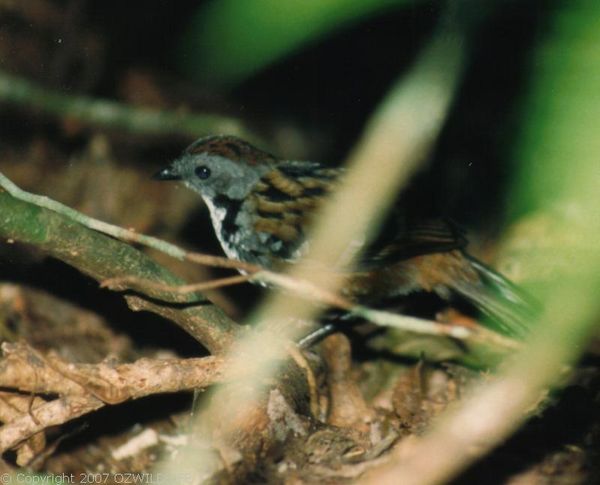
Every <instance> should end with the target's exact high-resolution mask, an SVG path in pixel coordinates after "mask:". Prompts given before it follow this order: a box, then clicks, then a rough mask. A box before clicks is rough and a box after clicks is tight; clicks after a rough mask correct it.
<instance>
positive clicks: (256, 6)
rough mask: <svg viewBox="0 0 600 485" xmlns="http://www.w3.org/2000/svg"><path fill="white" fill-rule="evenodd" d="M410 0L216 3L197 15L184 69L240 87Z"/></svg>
mask: <svg viewBox="0 0 600 485" xmlns="http://www.w3.org/2000/svg"><path fill="white" fill-rule="evenodd" d="M414 3H415V2H414V0H413V1H410V2H409V1H408V0H212V1H211V2H209V3H207V4H206V5H204V6H202V7H201V8H200V9H199V10H198V11H197V12H196V14H195V16H194V17H193V19H192V21H191V25H190V27H189V29H188V31H187V32H186V34H185V36H184V39H183V44H182V47H181V50H182V53H181V65H182V67H183V68H184V69H185V70H186V71H187V72H189V73H190V74H192V75H194V76H195V77H196V78H198V79H201V80H203V81H209V82H219V83H222V84H235V83H237V82H239V81H242V80H243V79H245V78H247V77H248V76H250V75H251V74H253V73H254V72H256V71H258V70H260V69H261V68H263V67H265V66H266V65H268V64H270V63H272V62H274V61H276V60H277V59H280V58H282V57H284V56H285V55H286V54H288V53H289V52H291V51H293V50H295V49H298V48H299V47H301V46H302V45H304V44H306V43H307V42H310V41H314V40H315V39H317V38H319V37H321V36H323V35H325V34H327V33H328V32H330V31H332V30H334V29H337V28H340V27H342V26H345V25H348V24H349V23H351V22H353V21H356V20H359V19H361V18H364V17H366V16H368V15H374V14H376V13H380V12H382V11H384V10H386V9H390V8H393V7H397V6H401V5H404V4H409V5H412V4H414Z"/></svg>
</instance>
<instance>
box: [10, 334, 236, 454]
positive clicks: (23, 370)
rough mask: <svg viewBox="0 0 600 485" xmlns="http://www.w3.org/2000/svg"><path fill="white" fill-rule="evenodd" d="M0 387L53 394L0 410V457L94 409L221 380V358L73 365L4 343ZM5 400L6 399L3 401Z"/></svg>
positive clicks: (16, 345)
mask: <svg viewBox="0 0 600 485" xmlns="http://www.w3.org/2000/svg"><path fill="white" fill-rule="evenodd" d="M2 349H3V351H4V358H3V359H2V361H0V387H2V388H3V389H5V390H14V391H18V392H31V393H35V394H44V395H52V394H58V395H59V396H61V397H60V398H58V399H56V400H54V401H51V402H49V403H45V402H44V401H42V400H41V399H40V398H38V397H36V398H35V400H34V401H33V405H32V406H31V409H29V406H28V401H29V396H23V395H19V396H18V397H19V398H20V399H21V401H22V406H21V407H20V408H18V409H17V408H14V411H11V412H10V413H9V414H7V413H8V412H9V411H10V408H7V407H6V405H5V406H4V407H2V406H0V411H1V410H2V409H5V412H3V413H1V414H2V417H3V418H6V419H3V420H4V421H5V423H6V424H5V425H4V426H2V427H1V428H0V452H3V451H5V450H6V449H8V448H10V447H12V446H14V445H15V444H17V443H19V442H20V441H22V440H24V439H27V438H29V437H30V436H31V435H32V434H34V433H38V432H40V431H42V430H44V429H45V428H47V427H48V426H52V425H57V424H62V423H65V422H67V421H70V420H72V419H74V418H76V417H78V416H81V415H83V414H86V413H88V412H91V411H93V410H96V409H99V408H100V407H102V406H104V405H105V404H107V403H108V404H117V403H120V402H123V401H127V400H129V399H138V398H140V397H144V396H148V395H151V394H158V393H168V392H180V391H190V390H194V389H198V388H204V387H207V386H209V385H211V384H214V383H216V382H220V381H222V379H223V376H224V371H225V369H224V368H225V363H224V360H223V358H221V357H214V356H210V357H203V358H192V359H160V360H158V359H140V360H138V361H136V362H133V363H131V364H120V365H113V364H110V363H107V362H102V363H100V364H74V363H71V362H67V361H65V360H64V359H62V358H60V357H59V356H57V355H55V354H48V355H42V354H40V353H39V352H37V351H35V350H34V349H32V348H31V347H29V346H28V345H26V344H4V345H3V346H2ZM5 401H6V399H5Z"/></svg>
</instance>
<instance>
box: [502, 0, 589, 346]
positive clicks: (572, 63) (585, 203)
mask: <svg viewBox="0 0 600 485" xmlns="http://www.w3.org/2000/svg"><path fill="white" fill-rule="evenodd" d="M599 43H600V4H599V3H597V2H588V1H578V2H571V3H569V4H568V6H566V4H564V6H563V7H562V8H559V9H556V11H555V12H554V14H553V15H551V16H549V17H548V19H547V25H545V32H544V35H543V36H542V37H541V38H540V40H539V44H538V46H537V48H536V49H534V50H533V52H532V62H531V71H530V82H529V89H528V92H527V94H526V96H525V97H524V100H523V106H522V118H521V136H520V138H519V139H517V143H516V145H515V151H514V156H515V158H516V159H517V160H518V162H519V165H518V167H519V168H518V171H517V174H516V179H515V184H514V186H513V188H512V190H513V194H512V197H511V198H510V199H509V200H510V201H511V203H512V207H511V208H510V212H512V215H513V217H516V216H522V215H523V214H524V213H527V214H528V217H527V218H525V219H522V222H521V224H520V226H521V227H520V228H518V231H517V233H520V234H521V236H520V237H521V238H523V235H524V237H525V238H524V239H522V243H521V244H520V245H519V244H517V245H516V246H515V245H514V244H513V247H512V252H513V256H514V255H515V254H517V259H518V260H520V261H521V264H523V265H525V266H526V267H527V266H531V267H530V268H529V270H526V272H529V273H530V276H534V277H535V275H534V273H535V272H538V275H539V274H540V273H543V272H544V270H545V271H546V272H547V270H548V269H549V268H550V269H551V271H550V273H552V270H555V271H554V274H546V276H547V277H548V276H549V278H547V279H546V281H547V282H551V283H550V285H549V286H548V287H547V288H546V290H547V291H548V292H549V293H548V295H551V298H550V297H548V298H547V300H546V303H547V305H548V306H549V307H552V308H555V307H556V300H558V301H562V303H563V305H562V307H561V308H560V309H559V310H558V311H560V312H561V316H562V318H557V320H559V321H561V322H567V323H568V322H573V319H574V317H573V315H571V314H569V313H568V310H567V309H566V308H567V307H569V308H571V309H572V301H573V298H570V297H569V294H570V293H574V294H577V295H578V299H579V300H580V299H581V297H582V296H583V295H586V294H588V295H589V294H590V290H594V291H597V288H590V285H597V283H598V278H597V277H596V275H597V274H598V273H599V271H598V269H599V267H600V252H599V249H598V240H599V239H600V190H599V189H600V163H599V162H598V154H599V153H600V138H599V137H598V134H597V124H596V123H597V120H598V119H600V92H599V91H598V80H599V79H600V52H599V51H598V48H597V47H598V45H599ZM518 239H519V237H517V242H518ZM515 248H516V251H515ZM536 268H537V269H536ZM556 270H557V271H556ZM594 300H595V298H591V299H590V300H588V301H585V302H584V303H585V304H584V303H582V304H581V306H582V308H583V307H585V308H588V307H589V311H590V312H591V311H594V310H597V302H596V301H594ZM567 302H568V303H567ZM578 310H579V312H581V311H582V309H581V308H580V309H578ZM558 311H557V312H558ZM565 312H566V313H565ZM576 313H577V312H575V314H576ZM588 317H589V315H588ZM588 329H589V327H588V326H575V325H573V327H572V334H573V338H574V339H575V338H576V337H577V336H581V334H580V333H579V331H580V330H582V331H584V332H587V331H588ZM573 343H576V340H573V341H570V340H567V341H565V342H564V344H566V345H571V344H573Z"/></svg>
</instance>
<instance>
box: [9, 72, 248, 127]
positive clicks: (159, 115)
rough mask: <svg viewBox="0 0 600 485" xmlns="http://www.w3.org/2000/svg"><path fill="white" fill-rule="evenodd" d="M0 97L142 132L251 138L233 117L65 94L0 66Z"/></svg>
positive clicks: (55, 113)
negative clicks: (13, 73) (13, 74)
mask: <svg viewBox="0 0 600 485" xmlns="http://www.w3.org/2000/svg"><path fill="white" fill-rule="evenodd" d="M0 101H4V102H6V103H11V104H15V105H20V106H27V107H30V108H33V109H37V110H41V111H44V112H46V113H49V114H51V115H55V116H60V117H66V118H70V119H74V120H78V121H80V122H82V123H87V124H91V125H96V126H102V127H107V128H110V129H118V130H126V131H128V132H131V133H141V134H163V135H171V134H180V135H189V136H190V137H197V136H200V135H206V134H210V133H228V134H232V135H240V136H244V137H247V138H253V137H252V135H251V134H250V133H249V130H247V129H246V128H245V127H244V126H243V124H242V123H241V122H240V121H239V120H236V119H234V118H230V117H226V116H221V115H214V114H195V115H190V114H184V113H177V112H174V111H164V110H163V111H161V110H156V109H150V108H137V107H136V108H133V107H131V106H127V105H125V104H122V103H118V102H114V101H108V100H102V99H93V98H90V97H87V96H78V95H70V94H64V93H61V92H58V91H53V90H50V89H46V88H44V87H42V86H38V85H36V84H35V83H32V82H31V81H28V80H27V79H23V78H20V77H17V76H12V75H10V74H8V73H6V72H4V71H2V70H0Z"/></svg>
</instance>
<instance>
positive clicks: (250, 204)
mask: <svg viewBox="0 0 600 485" xmlns="http://www.w3.org/2000/svg"><path fill="white" fill-rule="evenodd" d="M342 174H343V170H341V169H333V168H329V167H327V166H325V165H322V164H319V163H316V162H309V161H290V160H280V159H278V158H277V157H275V156H273V155H271V154H270V153H268V152H265V151H263V150H260V149H258V148H256V147H254V146H252V145H251V144H249V143H247V142H245V141H243V140H240V139H239V138H236V137H232V136H211V137H207V138H203V139H200V140H198V141H196V142H195V143H193V144H192V145H190V146H189V147H188V148H187V149H186V150H185V151H184V153H183V154H182V156H181V157H180V158H178V159H177V160H175V161H174V162H173V163H172V164H171V165H170V166H169V167H167V168H165V169H163V170H162V171H160V172H159V173H158V174H157V175H156V178H158V179H161V180H181V181H183V183H184V184H185V185H186V186H187V187H188V188H190V189H192V190H194V191H195V192H197V193H199V194H200V195H201V196H202V198H203V199H204V201H205V203H206V205H207V207H208V209H209V211H210V215H211V220H212V224H213V226H214V229H215V232H216V234H217V237H218V238H219V241H220V243H221V246H222V247H223V250H224V251H225V253H226V254H227V256H228V257H230V258H233V259H238V260H241V261H245V262H249V263H254V264H258V265H261V266H263V267H267V268H276V267H279V266H280V263H281V262H283V261H290V260H294V259H296V258H298V257H299V256H301V255H302V254H303V253H304V252H305V249H306V248H307V244H308V241H306V233H307V228H308V226H309V224H310V222H311V219H312V215H313V214H314V212H315V209H317V208H318V207H319V205H320V204H321V203H322V201H323V199H324V198H325V197H326V196H327V194H328V193H329V192H330V191H331V189H332V188H333V187H335V185H336V183H337V181H338V180H339V178H340V176H341V175H342ZM389 234H391V237H390V235H389ZM389 234H388V236H387V237H386V238H382V239H380V240H378V241H376V242H375V243H374V244H372V245H371V247H369V248H367V250H366V251H365V252H364V255H363V259H362V261H361V262H360V265H359V267H358V268H357V270H356V271H355V272H354V273H353V274H352V275H351V276H350V277H349V279H348V282H347V284H346V286H345V287H344V289H343V292H344V294H345V295H346V296H347V297H349V298H354V299H356V300H359V301H367V302H373V301H377V300H380V299H385V298H389V297H396V296H399V295H405V294H407V293H410V292H412V291H416V290H425V291H433V292H436V293H437V294H439V295H440V296H442V297H444V298H448V297H449V296H450V295H451V294H452V293H458V294H460V295H462V296H464V297H465V298H467V299H468V300H470V301H471V302H472V303H473V304H475V305H476V306H478V307H479V308H480V309H481V310H482V311H484V312H486V313H488V314H490V315H491V316H493V317H497V320H498V321H499V323H500V324H501V326H504V327H505V329H506V331H507V332H508V333H521V332H522V331H523V315H524V314H525V313H527V312H524V311H523V310H524V309H526V308H527V306H528V304H527V302H526V301H525V299H524V298H523V297H522V295H521V293H520V292H519V291H518V290H517V289H516V288H515V287H514V286H513V285H512V284H510V283H509V282H508V281H507V280H506V279H505V278H503V277H502V276H500V275H499V274H498V273H496V272H494V271H493V270H491V269H490V268H488V267H487V266H485V265H483V264H482V263H480V262H478V261H476V260H475V259H473V258H472V257H470V256H468V255H466V253H465V252H464V247H465V245H466V239H465V238H464V235H463V234H462V233H461V232H460V231H458V230H456V228H455V227H454V226H453V225H451V224H448V223H447V222H444V221H424V222H423V221H419V222H417V223H415V222H408V221H401V220H398V221H395V227H394V228H393V230H392V231H391V232H390V233H389Z"/></svg>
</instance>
